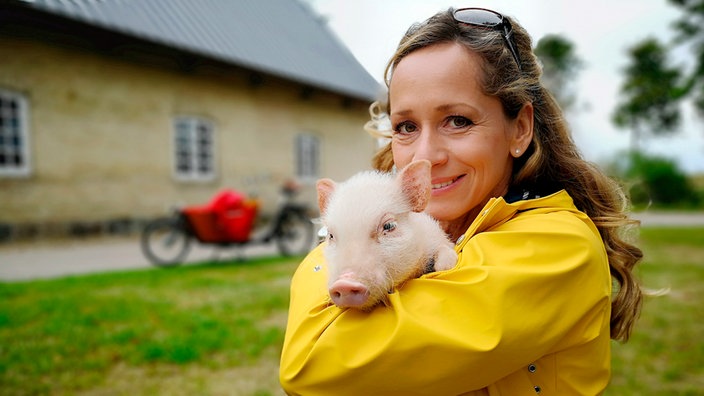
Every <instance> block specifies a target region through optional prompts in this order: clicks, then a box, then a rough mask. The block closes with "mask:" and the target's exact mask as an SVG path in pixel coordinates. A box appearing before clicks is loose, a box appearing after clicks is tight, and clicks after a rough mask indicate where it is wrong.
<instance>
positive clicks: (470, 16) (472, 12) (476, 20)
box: [455, 8, 503, 27]
mask: <svg viewBox="0 0 704 396" xmlns="http://www.w3.org/2000/svg"><path fill="white" fill-rule="evenodd" d="M455 19H456V20H457V21H459V22H462V23H468V24H470V25H478V26H486V27H494V26H497V25H500V24H501V22H502V21H503V18H502V17H501V15H499V14H497V13H495V12H492V11H489V10H481V9H476V8H469V9H460V10H457V11H455Z"/></svg>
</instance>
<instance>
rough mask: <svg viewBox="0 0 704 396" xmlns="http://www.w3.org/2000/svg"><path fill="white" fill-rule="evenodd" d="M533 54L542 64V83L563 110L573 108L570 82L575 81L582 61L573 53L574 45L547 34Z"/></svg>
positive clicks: (560, 37)
mask: <svg viewBox="0 0 704 396" xmlns="http://www.w3.org/2000/svg"><path fill="white" fill-rule="evenodd" d="M535 54H536V55H537V56H538V58H539V59H540V62H541V63H542V64H543V76H542V78H543V83H544V84H545V86H546V87H547V88H548V89H549V90H550V92H552V94H553V95H554V96H555V99H557V101H558V103H560V106H562V108H563V109H564V110H568V109H570V108H573V107H574V104H575V103H576V95H575V94H574V91H573V90H572V86H571V84H570V83H571V82H573V81H575V77H576V75H577V72H578V71H579V69H580V68H581V67H582V61H581V59H579V57H578V56H577V54H576V53H575V46H574V44H573V43H572V42H571V41H569V40H568V39H567V38H565V37H563V36H560V35H556V34H549V35H546V36H544V37H543V38H541V39H540V40H538V43H537V44H536V46H535Z"/></svg>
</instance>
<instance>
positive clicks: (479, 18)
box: [453, 8, 521, 70]
mask: <svg viewBox="0 0 704 396" xmlns="http://www.w3.org/2000/svg"><path fill="white" fill-rule="evenodd" d="M453 16H454V17H455V21H457V22H459V23H464V24H465V25H470V26H476V27H479V28H483V29H491V30H496V31H499V32H501V33H502V35H503V37H504V41H506V45H507V46H508V49H509V51H511V55H513V59H514V60H515V61H516V64H517V65H518V70H521V58H520V57H519V56H518V48H516V43H515V42H514V41H513V27H512V26H511V22H509V20H508V18H506V17H504V16H503V15H501V14H499V13H498V12H496V11H492V10H487V9H485V8H460V9H458V10H455V12H454V13H453Z"/></svg>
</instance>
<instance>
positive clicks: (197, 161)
mask: <svg viewBox="0 0 704 396" xmlns="http://www.w3.org/2000/svg"><path fill="white" fill-rule="evenodd" d="M174 148H175V153H174V154H175V156H174V175H175V177H176V179H178V180H187V181H206V180H212V179H213V178H214V177H215V168H214V165H215V160H214V150H215V149H214V147H213V126H212V124H211V123H210V122H208V121H206V120H204V119H201V118H197V117H178V118H176V120H175V121H174Z"/></svg>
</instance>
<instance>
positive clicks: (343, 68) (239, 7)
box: [19, 0, 381, 100]
mask: <svg viewBox="0 0 704 396" xmlns="http://www.w3.org/2000/svg"><path fill="white" fill-rule="evenodd" d="M19 2H20V3H24V5H25V6H27V7H30V8H33V9H35V10H37V11H40V12H46V13H51V14H54V15H59V16H62V17H65V18H69V19H72V20H75V21H79V22H82V23H85V24H88V25H92V26H96V27H99V28H102V29H106V30H109V31H113V32H118V33H120V34H123V35H127V36H132V37H134V38H137V39H140V40H146V41H150V42H154V43H157V44H159V45H163V46H167V47H170V48H175V49H178V50H180V51H185V52H189V53H192V54H195V55H198V56H202V57H205V58H210V59H214V60H217V61H220V62H225V63H228V64H233V65H237V66H240V67H244V68H248V69H252V70H256V71H260V72H263V73H267V74H271V75H274V76H278V77H281V78H285V79H289V80H293V81H296V82H299V83H302V84H305V85H309V86H311V87H316V88H320V89H324V90H328V91H332V92H336V93H340V94H343V95H346V96H351V97H353V98H356V99H362V100H374V99H375V98H376V97H377V95H378V94H379V92H380V90H381V86H380V84H379V83H378V82H377V81H376V80H375V79H374V78H373V77H372V76H371V75H370V74H369V73H368V72H367V71H366V69H364V67H363V66H362V65H361V64H360V63H359V61H357V59H356V58H355V57H354V55H352V53H351V52H350V51H349V50H348V49H347V47H346V46H345V45H344V44H343V43H342V42H341V41H340V40H339V39H338V38H337V37H336V36H335V34H334V33H333V32H332V31H331V30H330V29H329V28H328V26H327V25H326V24H325V22H324V20H322V19H321V17H319V16H318V15H317V14H315V12H314V11H313V10H312V9H311V8H310V6H308V5H307V4H305V3H302V2H301V1H300V0H198V1H193V0H20V1H19Z"/></svg>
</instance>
